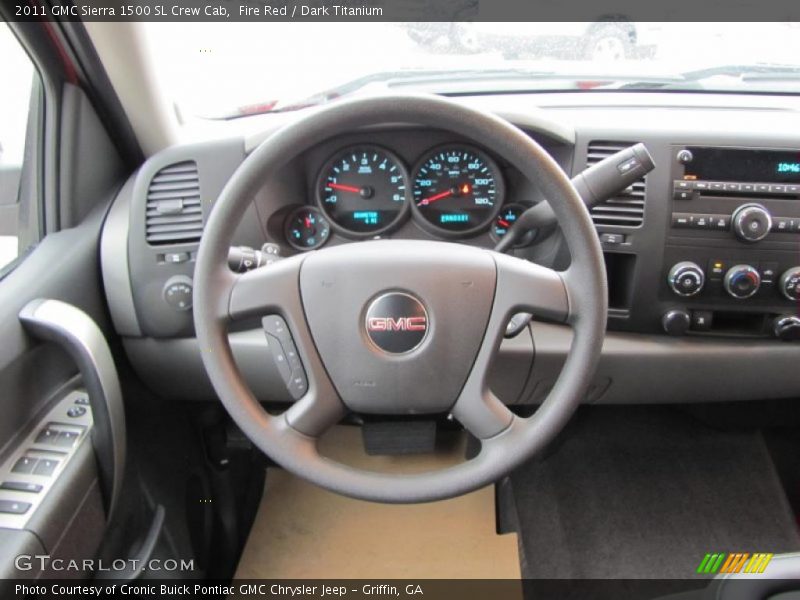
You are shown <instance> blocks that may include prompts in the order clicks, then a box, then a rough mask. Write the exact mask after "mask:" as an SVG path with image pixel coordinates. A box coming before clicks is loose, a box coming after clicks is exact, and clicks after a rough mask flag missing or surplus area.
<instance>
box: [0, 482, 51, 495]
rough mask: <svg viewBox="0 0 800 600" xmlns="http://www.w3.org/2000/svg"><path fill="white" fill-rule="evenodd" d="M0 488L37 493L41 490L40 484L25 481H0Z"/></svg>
mask: <svg viewBox="0 0 800 600" xmlns="http://www.w3.org/2000/svg"><path fill="white" fill-rule="evenodd" d="M0 490H7V491H9V492H25V493H27V494H38V493H39V492H41V491H42V486H41V485H39V484H38V483H28V482H27V481H4V482H3V483H0Z"/></svg>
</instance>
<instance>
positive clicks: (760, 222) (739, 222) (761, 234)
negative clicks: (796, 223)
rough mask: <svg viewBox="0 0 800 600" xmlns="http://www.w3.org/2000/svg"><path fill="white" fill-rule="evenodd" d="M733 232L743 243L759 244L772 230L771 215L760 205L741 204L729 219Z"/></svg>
mask: <svg viewBox="0 0 800 600" xmlns="http://www.w3.org/2000/svg"><path fill="white" fill-rule="evenodd" d="M731 223H732V224H733V232H734V233H735V234H736V236H737V237H738V238H739V239H740V240H742V241H745V242H760V241H761V240H763V239H764V238H765V237H767V235H769V230H770V229H772V215H770V214H769V211H768V210H767V209H766V208H764V207H763V206H761V205H760V204H742V205H741V206H740V207H739V208H737V209H736V210H735V211H734V213H733V217H732V218H731Z"/></svg>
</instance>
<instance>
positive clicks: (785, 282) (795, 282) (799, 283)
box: [780, 267, 800, 300]
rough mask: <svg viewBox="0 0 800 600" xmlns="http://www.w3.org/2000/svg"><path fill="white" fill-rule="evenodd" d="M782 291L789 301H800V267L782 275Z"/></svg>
mask: <svg viewBox="0 0 800 600" xmlns="http://www.w3.org/2000/svg"><path fill="white" fill-rule="evenodd" d="M780 289H781V294H783V295H784V296H786V298H788V299H789V300H800V267H792V268H791V269H789V270H788V271H785V272H784V273H783V275H781V281H780Z"/></svg>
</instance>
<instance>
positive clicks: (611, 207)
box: [586, 142, 645, 227]
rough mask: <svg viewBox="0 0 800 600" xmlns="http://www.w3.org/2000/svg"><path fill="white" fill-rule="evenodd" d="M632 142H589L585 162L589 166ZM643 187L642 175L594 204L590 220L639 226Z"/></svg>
mask: <svg viewBox="0 0 800 600" xmlns="http://www.w3.org/2000/svg"><path fill="white" fill-rule="evenodd" d="M634 143H635V142H630V143H628V142H590V143H589V151H588V153H587V161H586V162H587V163H588V166H591V165H593V164H595V163H598V162H600V161H601V160H603V159H604V158H606V157H607V156H611V155H612V154H614V153H616V152H619V151H620V150H623V149H625V148H628V147H629V146H632V145H633V144H634ZM644 189H645V184H644V177H642V178H641V179H639V180H638V181H636V182H634V183H633V184H632V185H631V186H630V187H629V188H628V189H627V190H625V191H624V192H622V193H621V194H619V195H617V196H614V197H613V198H609V199H608V200H606V201H605V202H602V203H601V204H598V205H597V206H595V207H594V208H593V209H592V220H593V221H594V223H595V225H614V226H617V227H640V226H641V224H642V221H644Z"/></svg>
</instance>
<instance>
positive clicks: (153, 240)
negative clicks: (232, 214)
mask: <svg viewBox="0 0 800 600" xmlns="http://www.w3.org/2000/svg"><path fill="white" fill-rule="evenodd" d="M145 231H146V237H147V242H148V243H150V244H154V245H161V244H185V243H191V242H197V241H200V235H201V234H202V233H203V208H202V206H201V204H200V179H199V177H198V175H197V163H196V162H194V161H186V162H182V163H177V164H174V165H170V166H168V167H164V168H163V169H161V170H160V171H159V172H158V173H156V175H155V177H153V180H152V181H151V182H150V187H149V188H148V190H147V214H146V219H145Z"/></svg>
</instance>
